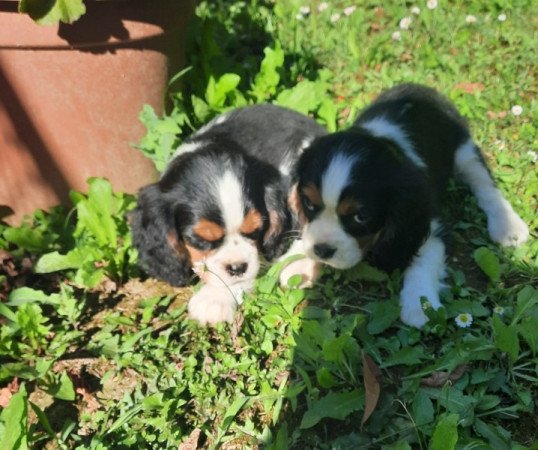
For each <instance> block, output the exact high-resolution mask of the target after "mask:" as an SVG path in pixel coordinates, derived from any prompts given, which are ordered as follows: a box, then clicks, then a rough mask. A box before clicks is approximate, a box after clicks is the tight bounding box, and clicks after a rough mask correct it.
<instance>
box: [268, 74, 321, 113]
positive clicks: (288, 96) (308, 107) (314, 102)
mask: <svg viewBox="0 0 538 450" xmlns="http://www.w3.org/2000/svg"><path fill="white" fill-rule="evenodd" d="M319 102H320V100H319V97H317V95H316V83H315V82H313V81H310V80H303V81H301V82H299V83H297V84H296V85H295V86H294V87H292V88H291V89H286V90H284V91H282V92H281V93H280V94H278V96H277V98H276V101H275V103H276V104H277V105H280V106H284V107H287V108H290V109H293V110H295V111H298V112H300V113H303V114H308V113H309V112H311V111H314V110H315V109H316V108H317V107H318V105H319Z"/></svg>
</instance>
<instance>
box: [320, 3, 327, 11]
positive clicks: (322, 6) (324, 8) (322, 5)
mask: <svg viewBox="0 0 538 450" xmlns="http://www.w3.org/2000/svg"><path fill="white" fill-rule="evenodd" d="M328 7H329V4H328V3H327V2H321V3H320V4H319V5H318V11H319V12H323V11H325V10H326V9H327V8H328Z"/></svg>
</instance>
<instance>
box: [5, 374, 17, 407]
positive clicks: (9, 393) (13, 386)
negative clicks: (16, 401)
mask: <svg viewBox="0 0 538 450" xmlns="http://www.w3.org/2000/svg"><path fill="white" fill-rule="evenodd" d="M18 391H19V380H18V379H17V378H13V380H12V381H11V383H9V384H8V385H7V386H6V387H3V388H1V389H0V406H1V407H2V408H6V407H7V405H9V400H10V399H11V397H13V394H16V393H17V392H18Z"/></svg>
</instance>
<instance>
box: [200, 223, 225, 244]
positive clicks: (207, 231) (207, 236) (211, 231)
mask: <svg viewBox="0 0 538 450" xmlns="http://www.w3.org/2000/svg"><path fill="white" fill-rule="evenodd" d="M192 230H193V231H194V232H195V233H196V234H197V235H198V236H199V237H201V238H202V239H204V240H206V241H210V242H213V241H218V240H219V239H221V238H222V237H223V236H224V229H223V228H222V227H221V226H220V225H219V224H217V223H215V222H212V221H211V220H207V219H201V220H200V221H198V223H197V224H196V225H194V227H193V228H192Z"/></svg>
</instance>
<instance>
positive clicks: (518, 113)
mask: <svg viewBox="0 0 538 450" xmlns="http://www.w3.org/2000/svg"><path fill="white" fill-rule="evenodd" d="M510 111H511V112H512V114H513V115H514V116H521V114H522V113H523V108H522V107H521V106H519V105H514V106H512V108H511V109H510Z"/></svg>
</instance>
